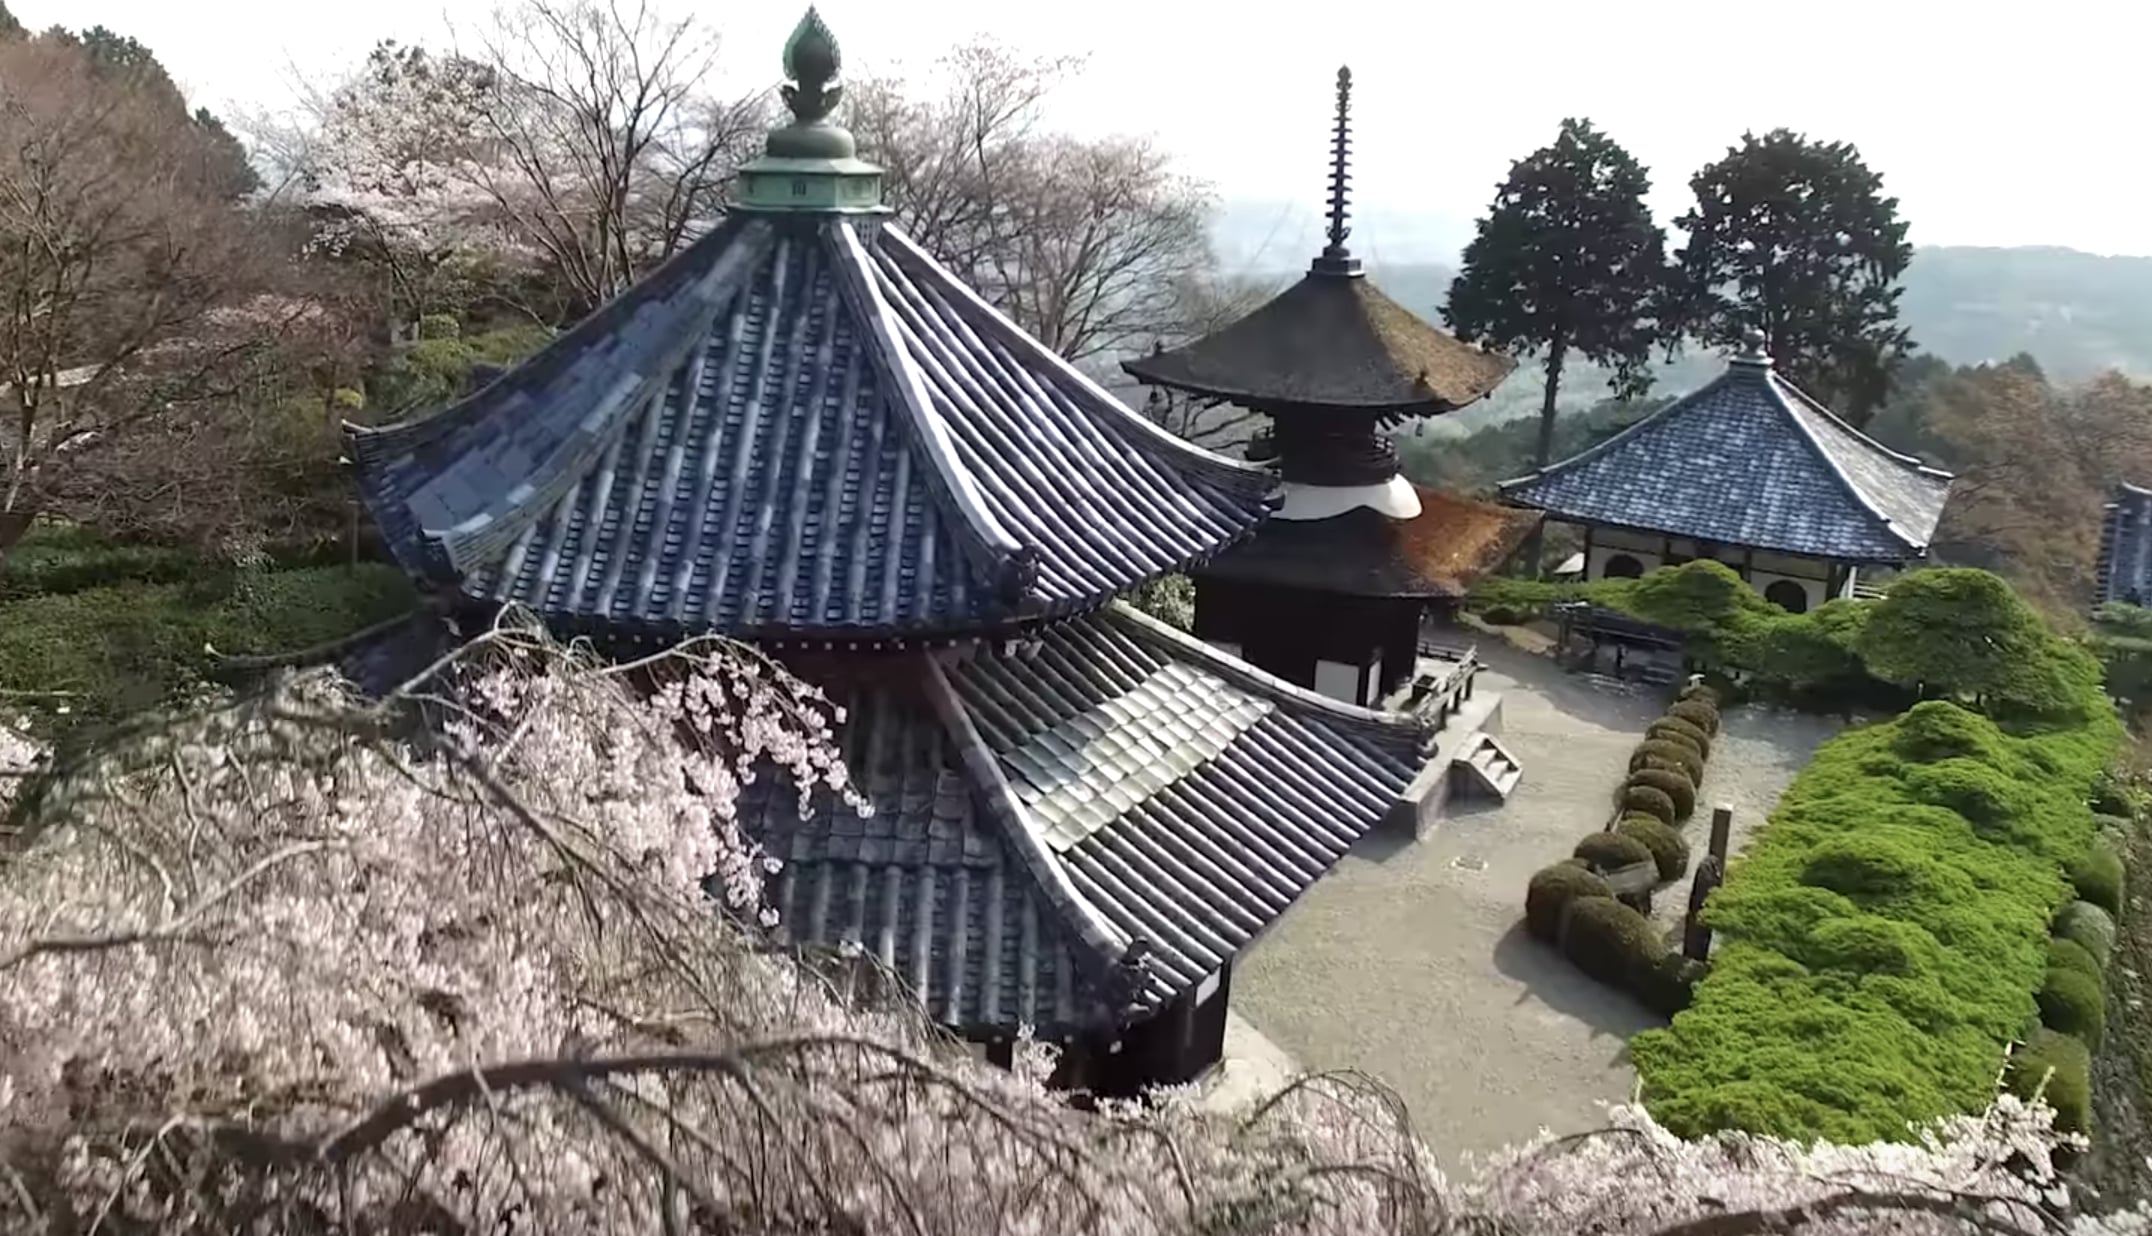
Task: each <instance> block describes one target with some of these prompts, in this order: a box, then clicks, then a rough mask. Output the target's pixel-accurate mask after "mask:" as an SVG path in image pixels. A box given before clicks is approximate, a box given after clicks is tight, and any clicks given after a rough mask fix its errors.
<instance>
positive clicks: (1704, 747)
mask: <svg viewBox="0 0 2152 1236" xmlns="http://www.w3.org/2000/svg"><path fill="white" fill-rule="evenodd" d="M1644 736H1645V737H1646V738H1647V739H1653V740H1657V741H1660V742H1680V743H1686V744H1688V745H1689V746H1692V747H1694V748H1696V754H1697V755H1699V756H1701V757H1702V758H1704V759H1707V760H1708V759H1710V758H1711V735H1709V734H1706V733H1705V732H1704V727H1703V726H1701V725H1698V724H1696V723H1695V722H1694V721H1685V720H1683V719H1682V718H1680V717H1677V716H1675V715H1673V714H1672V713H1668V714H1667V715H1666V716H1663V717H1661V718H1659V719H1658V720H1657V721H1654V722H1652V723H1651V728H1649V729H1647V730H1645V731H1644Z"/></svg>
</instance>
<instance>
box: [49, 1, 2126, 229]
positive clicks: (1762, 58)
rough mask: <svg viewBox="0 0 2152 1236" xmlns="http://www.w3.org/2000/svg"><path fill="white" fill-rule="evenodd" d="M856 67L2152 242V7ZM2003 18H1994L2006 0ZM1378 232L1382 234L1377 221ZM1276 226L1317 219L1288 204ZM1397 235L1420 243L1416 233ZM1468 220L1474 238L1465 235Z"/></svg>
mask: <svg viewBox="0 0 2152 1236" xmlns="http://www.w3.org/2000/svg"><path fill="white" fill-rule="evenodd" d="M8 2H9V3H10V5H11V6H12V7H13V8H14V10H15V11H16V13H17V15H18V16H20V17H21V19H22V20H23V21H24V22H25V23H26V24H28V25H30V26H32V27H43V26H45V25H49V24H52V23H55V22H60V23H64V24H66V25H69V26H73V27H83V26H90V25H95V24H100V23H101V24H103V25H106V26H110V27H111V28H113V29H114V30H117V31H119V32H121V33H123V34H128V35H132V36H133V37H135V38H137V39H140V40H141V41H142V42H144V43H146V44H148V45H149V46H150V47H151V48H152V49H153V50H154V51H155V52H156V53H157V55H158V57H159V58H160V59H162V60H163V62H164V63H165V65H166V66H167V67H168V68H169V69H170V70H171V71H172V73H173V75H174V76H175V77H176V78H178V79H179V81H180V83H181V85H182V86H183V87H184V88H186V89H187V90H188V91H189V92H190V94H191V95H192V96H193V97H194V98H195V100H196V101H198V102H201V103H204V104H207V105H208V106H210V107H212V108H214V109H217V110H229V109H231V108H233V107H234V106H246V107H258V106H264V105H273V104H275V103H277V102H278V101H279V100H280V99H282V98H286V97H288V96H289V94H290V91H291V86H290V83H291V81H292V80H293V73H294V71H296V72H298V73H300V74H304V75H305V76H307V77H309V78H315V79H319V80H333V77H334V75H336V74H337V73H338V72H339V71H340V70H341V69H343V68H346V67H348V66H349V65H350V64H351V63H353V62H355V61H356V60H357V59H358V58H359V57H361V56H363V55H364V54H365V52H366V50H367V48H369V47H370V46H371V45H372V44H373V43H374V42H375V41H376V40H378V39H382V38H400V39H403V40H405V41H424V40H427V39H429V38H434V37H437V36H438V35H439V34H440V33H441V32H442V31H443V30H444V29H445V28H446V26H447V24H448V23H450V22H462V23H465V24H469V23H473V22H476V21H479V20H481V19H483V17H484V16H485V14H486V13H487V12H488V11H489V9H490V0H446V3H444V0H360V2H358V3H343V4H333V5H322V6H319V7H311V6H309V7H302V6H300V5H297V4H293V3H290V0H274V2H272V0H8ZM653 2H654V3H656V4H657V5H659V6H660V7H661V8H667V11H674V12H695V13H697V14H698V16H700V17H701V18H702V19H703V20H705V21H708V22H710V23H712V24H713V25H714V26H715V27H716V28H717V29H719V30H720V31H722V32H723V35H724V37H725V40H726V55H725V68H726V71H727V72H728V73H729V74H731V75H732V76H733V77H734V78H735V79H736V80H737V82H738V87H739V88H740V89H742V90H745V89H747V88H750V87H752V86H753V85H755V84H757V83H758V82H772V83H774V82H775V81H776V79H777V77H778V76H779V74H778V72H777V60H778V52H779V49H780V47H781V46H782V44H783V41H784V37H785V35H786V33H787V32H788V31H789V30H790V28H791V26H792V24H793V23H794V22H795V21H796V20H797V19H798V16H799V12H800V9H801V8H802V7H804V6H802V5H797V4H794V3H791V2H789V0H781V2H772V3H758V4H754V5H740V4H733V5H724V4H718V3H714V2H706V3H702V4H695V3H694V2H693V0H653ZM668 6H670V7H668ZM821 7H822V11H823V14H824V16H825V17H826V18H827V19H828V21H829V23H830V25H831V27H832V28H833V29H834V30H835V31H836V33H837V36H838V39H839V41H840V42H841V43H842V44H843V46H844V49H845V54H846V58H847V62H848V67H850V68H852V69H854V70H855V71H856V70H860V69H870V68H874V67H883V66H889V65H892V64H903V65H922V66H923V65H926V64H928V63H929V62H931V61H932V59H933V58H934V56H935V55H936V53H937V52H938V51H939V49H940V48H942V47H943V46H946V45H947V44H948V43H950V42H951V41H954V40H956V39H958V38H961V37H962V36H963V35H965V34H967V33H971V32H985V33H990V34H992V35H995V36H997V37H999V38H1001V39H1002V40H1004V41H1006V42H1009V43H1011V44H1014V45H1016V46H1018V47H1021V48H1023V49H1025V50H1031V51H1041V52H1045V51H1059V52H1068V53H1079V54H1084V55H1086V56H1088V62H1087V65H1086V69H1085V71H1084V72H1083V74H1082V75H1081V76H1080V77H1079V78H1078V79H1077V80H1076V81H1074V82H1072V83H1071V84H1070V85H1069V86H1067V87H1066V88H1065V89H1064V90H1063V92H1062V93H1061V94H1060V95H1059V96H1057V119H1059V120H1060V121H1061V122H1062V123H1064V124H1067V125H1069V126H1071V127H1075V128H1079V129H1085V130H1120V131H1135V132H1145V133H1151V134H1155V135H1156V136H1157V138H1158V139H1159V140H1160V141H1162V142H1164V143H1166V144H1167V145H1168V146H1169V147H1171V148H1172V149H1173V150H1174V151H1175V152H1176V153H1177V154H1179V155H1180V156H1181V158H1182V159H1183V160H1184V164H1185V166H1186V168H1187V169H1188V170H1189V171H1190V172H1191V173H1193V174H1196V175H1199V176H1201V177H1203V178H1205V179H1206V180H1208V181H1210V182H1211V183H1212V184H1213V185H1214V186H1215V187H1216V189H1217V190H1218V191H1219V192H1220V193H1221V194H1223V195H1226V196H1229V197H1234V198H1257V199H1293V200H1295V201H1305V202H1306V203H1307V206H1308V209H1309V212H1310V213H1311V214H1312V212H1313V211H1314V210H1315V209H1316V208H1317V206H1318V204H1319V202H1320V199H1321V196H1322V188H1323V177H1324V163H1325V159H1326V153H1325V148H1326V134H1327V130H1328V125H1329V119H1330V107H1331V91H1332V83H1333V78H1334V75H1335V73H1336V70H1337V66H1338V65H1339V64H1341V63H1346V64H1350V65H1351V66H1352V69H1353V73H1354V77H1355V79H1356V90H1355V96H1354V99H1355V107H1354V114H1355V127H1356V132H1357V140H1356V142H1355V147H1356V153H1355V170H1356V174H1357V175H1356V180H1357V188H1356V198H1357V199H1358V200H1359V201H1360V202H1361V203H1362V204H1363V205H1364V206H1366V207H1367V208H1368V210H1369V211H1370V214H1371V215H1373V216H1374V217H1373V218H1370V219H1369V220H1368V221H1367V225H1366V227H1365V228H1363V231H1362V234H1361V236H1360V237H1359V239H1361V240H1364V241H1366V242H1368V243H1370V244H1373V245H1375V246H1378V247H1379V246H1381V245H1382V243H1383V242H1384V240H1385V237H1384V235H1382V234H1381V233H1382V232H1384V231H1390V232H1392V233H1395V232H1397V231H1399V230H1401V229H1403V228H1405V227H1406V226H1407V225H1406V224H1405V223H1403V222H1401V221H1402V220H1408V219H1410V220H1417V219H1424V220H1425V221H1426V225H1425V226H1426V230H1427V231H1428V232H1429V233H1430V234H1433V235H1439V236H1445V237H1457V236H1461V235H1465V234H1468V233H1467V232H1466V230H1465V229H1467V228H1468V226H1469V220H1470V219H1471V218H1472V217H1473V216H1474V215H1476V214H1478V213H1479V212H1480V210H1481V209H1482V208H1483V207H1484V206H1485V205H1486V202H1487V199H1488V198H1489V197H1490V196H1491V194H1492V190H1493V187H1494V184H1495V182H1496V181H1497V180H1499V179H1500V178H1501V176H1502V175H1503V173H1504V172H1505V171H1506V170H1507V168H1508V165H1509V162H1510V160H1512V159H1515V158H1517V157H1519V156H1521V155H1523V154H1525V153H1527V152H1529V151H1530V150H1531V149H1532V148H1534V147H1536V146H1538V145H1541V144H1543V143H1544V142H1546V141H1547V140H1548V139H1550V138H1551V137H1552V136H1553V134H1554V131H1555V127H1556V125H1557V124H1558V123H1559V122H1560V120H1561V118H1562V117H1563V116H1566V115H1578V114H1581V115H1585V116H1589V117H1591V118H1592V119H1593V120H1594V121H1595V122H1597V123H1598V124H1599V125H1600V127H1602V128H1604V129H1606V130H1608V131H1609V132H1611V133H1612V134H1613V135H1614V136H1615V137H1616V138H1617V139H1619V140H1620V141H1622V142H1623V143H1625V144H1626V145H1627V146H1628V147H1629V148H1630V149H1631V150H1632V151H1634V152H1635V153H1636V154H1637V156H1638V157H1639V158H1641V159H1642V160H1643V161H1644V162H1645V164H1646V165H1647V166H1649V167H1650V168H1651V169H1652V172H1653V178H1654V181H1655V183H1656V188H1657V192H1656V193H1655V204H1656V205H1657V206H1658V207H1659V208H1660V210H1661V212H1662V217H1671V216H1672V215H1673V214H1675V213H1678V212H1679V210H1680V209H1681V208H1682V205H1683V204H1684V199H1685V198H1686V195H1687V186H1686V181H1687V178H1688V175H1689V174H1690V173H1691V172H1692V171H1694V170H1695V168H1696V167H1697V166H1699V165H1700V164H1702V163H1704V162H1706V161H1708V160H1710V159H1712V158H1714V157H1716V156H1717V155H1719V154H1721V153H1723V151H1724V149H1725V147H1726V146H1727V145H1728V144H1729V143H1730V142H1731V141H1733V140H1735V139H1737V138H1738V137H1739V136H1740V134H1741V132H1742V130H1743V129H1745V128H1752V127H1753V128H1756V129H1758V130H1761V129H1765V128H1770V127H1774V126H1778V125H1786V126H1790V127H1792V128H1795V129H1799V130H1803V131H1806V132H1807V133H1809V134H1810V135H1811V136H1814V137H1827V138H1833V139H1845V140H1850V141H1852V142H1854V143H1855V144H1857V145H1858V146H1859V147H1860V149H1861V151H1862V153H1863V155H1864V156H1865V157H1866V158H1867V160H1868V162H1869V164H1870V165H1871V166H1873V167H1875V168H1877V169H1878V170H1880V171H1882V172H1883V174H1884V177H1885V183H1886V186H1887V187H1888V189H1889V191H1891V192H1893V193H1895V194H1897V195H1898V197H1899V198H1900V200H1901V202H1902V209H1903V211H1904V214H1905V216H1906V217H1907V218H1908V219H1909V220H1910V221H1911V223H1912V228H1913V238H1914V240H1915V242H1916V243H1920V244H1977V245H2023V244H2052V245H2068V246H2071V247H2075V248H2080V249H2087V250H2092V251H2094V252H2100V253H2132V254H2152V209H2148V207H2147V202H2148V200H2152V176H2148V175H2147V174H2146V172H2145V171H2144V170H2143V169H2144V168H2145V166H2146V157H2145V155H2146V147H2147V136H2146V129H2147V122H2148V121H2152V104H2148V103H2147V102H2146V101H2145V100H2146V99H2147V98H2148V97H2152V93H2148V91H2147V89H2146V86H2145V76H2146V73H2147V67H2146V63H2145V48H2146V46H2148V36H2152V5H2141V4H2131V3H2125V2H2123V0H2107V2H2106V3H2089V2H2086V0H2046V2H2045V3H2041V4H2037V5H2011V6H2007V7H2004V6H1997V7H1996V8H1995V9H1992V10H1990V9H1987V8H1986V7H1985V6H1977V5H1944V4H1939V3H1932V2H1924V3H1914V2H1911V0H1863V2H1858V3H1853V2H1847V0H1780V2H1779V3H1773V4H1764V3H1752V4H1726V3H1716V4H1701V3H1687V2H1676V0H1654V2H1651V3H1644V2H1640V0H1541V2H1540V3H1537V4H1533V5H1529V6H1510V5H1501V4H1477V5H1465V4H1433V3H1414V2H1412V0H1381V2H1377V0H1321V2H1320V3H1315V4H1305V5H1289V4H1282V3H1281V4H1277V5H1267V4H1262V3H1238V4H1230V5H1229V4H1226V3H1224V2H1223V0H1081V2H1078V3H1045V4H1039V3H1024V2H1022V0H999V2H998V3H987V2H986V0H911V2H910V3H902V2H898V3H892V2H891V0H827V2H826V3H824V4H823V5H822V6H821ZM1991 14H1992V16H1991ZM1370 229H1372V231H1373V233H1374V234H1370ZM1287 230H1288V231H1289V232H1291V233H1293V234H1291V235H1287V236H1282V237H1280V241H1281V243H1286V244H1290V245H1294V246H1301V247H1304V245H1305V244H1308V243H1312V240H1311V239H1308V240H1304V239H1303V237H1302V236H1301V235H1299V234H1298V229H1297V228H1294V227H1291V226H1290V225H1289V226H1288V229H1287ZM1389 239H1390V241H1391V242H1392V243H1393V244H1402V243H1404V238H1403V237H1402V236H1398V235H1394V234H1393V235H1391V236H1390V237H1389ZM1449 243H1455V242H1454V240H1451V241H1450V242H1449Z"/></svg>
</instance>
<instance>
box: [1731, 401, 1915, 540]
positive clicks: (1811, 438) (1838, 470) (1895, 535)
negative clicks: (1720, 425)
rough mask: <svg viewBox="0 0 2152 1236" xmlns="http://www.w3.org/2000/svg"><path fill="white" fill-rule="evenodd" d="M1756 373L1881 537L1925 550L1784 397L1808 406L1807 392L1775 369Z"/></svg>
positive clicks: (1782, 412)
mask: <svg viewBox="0 0 2152 1236" xmlns="http://www.w3.org/2000/svg"><path fill="white" fill-rule="evenodd" d="M1760 372H1761V373H1762V376H1763V385H1764V389H1765V390H1767V391H1769V392H1770V393H1771V402H1772V403H1773V404H1774V405H1776V406H1777V408H1778V410H1779V412H1780V413H1781V414H1782V415H1784V416H1785V418H1786V419H1787V420H1789V421H1792V422H1793V429H1794V432H1795V433H1798V434H1800V435H1801V439H1802V440H1803V441H1805V442H1807V443H1808V445H1809V448H1810V449H1812V450H1814V451H1815V452H1816V454H1817V455H1819V456H1821V457H1822V459H1823V466H1824V467H1825V468H1826V469H1828V470H1829V472H1830V474H1831V476H1832V478H1833V479H1834V480H1836V481H1837V482H1838V487H1839V488H1840V489H1843V490H1844V491H1845V492H1846V493H1847V494H1848V495H1850V496H1851V497H1852V499H1853V501H1854V504H1855V505H1857V506H1859V507H1860V508H1861V509H1862V510H1864V511H1866V512H1868V514H1869V515H1870V516H1872V517H1874V518H1875V519H1876V520H1877V522H1879V523H1881V524H1882V525H1883V534H1884V535H1885V536H1888V537H1890V538H1891V539H1892V540H1894V541H1896V542H1898V543H1899V544H1900V545H1903V546H1905V547H1906V548H1907V549H1910V550H1913V551H1914V552H1916V553H1918V552H1921V551H1924V550H1926V549H1927V548H1928V547H1927V546H1926V545H1924V544H1919V543H1916V542H1915V541H1914V540H1913V538H1911V537H1909V536H1907V535H1906V534H1905V533H1904V532H1902V531H1900V530H1899V528H1898V523H1897V521H1896V520H1893V519H1892V518H1891V517H1890V516H1889V515H1886V514H1884V512H1883V510H1882V508H1880V507H1878V506H1877V505H1876V504H1875V502H1874V500H1873V499H1871V498H1869V496H1868V495H1867V494H1866V493H1864V492H1863V491H1862V490H1861V487H1860V486H1859V485H1856V484H1854V483H1853V478H1852V477H1850V476H1847V475H1846V470H1845V469H1844V468H1842V467H1840V466H1839V465H1838V457H1837V456H1835V455H1833V454H1831V448H1830V447H1827V446H1825V445H1824V444H1823V439H1822V438H1820V437H1818V436H1817V434H1816V430H1815V427H1814V426H1812V425H1810V424H1809V423H1808V419H1807V418H1806V417H1804V416H1802V415H1801V409H1799V408H1797V407H1795V406H1794V405H1793V401H1792V400H1791V399H1789V398H1787V392H1788V391H1791V392H1792V393H1793V395H1794V397H1796V398H1798V399H1801V400H1803V401H1806V402H1811V403H1812V402H1813V401H1812V400H1809V398H1808V394H1807V392H1805V391H1803V390H1802V389H1801V388H1800V387H1798V386H1795V385H1794V384H1793V383H1792V382H1791V381H1789V380H1787V379H1786V378H1784V377H1781V376H1780V375H1779V374H1778V372H1777V371H1775V370H1771V369H1764V370H1761V371H1760ZM1817 408H1818V410H1819V411H1821V412H1823V414H1824V415H1825V416H1829V417H1831V419H1832V420H1834V421H1836V420H1838V418H1837V417H1836V416H1835V415H1832V413H1831V412H1830V410H1829V409H1827V408H1823V407H1822V406H1821V405H1817ZM1840 424H1844V422H1840ZM1847 428H1848V429H1851V428H1852V427H1851V426H1847Z"/></svg>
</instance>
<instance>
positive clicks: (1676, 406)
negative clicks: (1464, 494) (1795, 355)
mask: <svg viewBox="0 0 2152 1236" xmlns="http://www.w3.org/2000/svg"><path fill="white" fill-rule="evenodd" d="M1732 373H1733V371H1732V370H1731V369H1728V370H1726V371H1724V372H1722V373H1720V374H1719V376H1717V377H1715V378H1713V379H1711V380H1710V381H1709V382H1706V383H1704V384H1703V385H1702V386H1699V387H1697V388H1696V389H1695V390H1693V391H1690V392H1689V393H1688V394H1686V395H1682V396H1680V397H1678V398H1676V399H1675V400H1674V401H1673V402H1672V403H1670V404H1667V405H1666V406H1665V407H1663V408H1661V409H1659V410H1658V411H1656V412H1654V413H1652V414H1651V415H1649V416H1646V417H1643V418H1642V419H1640V420H1636V421H1632V422H1630V423H1629V424H1627V425H1624V426H1623V427H1622V429H1621V432H1619V433H1617V434H1615V435H1613V436H1612V437H1610V438H1607V439H1605V440H1604V441H1601V442H1595V443H1593V444H1592V445H1590V446H1587V447H1585V448H1584V449H1583V450H1581V451H1578V452H1577V453H1576V454H1574V455H1571V456H1570V457H1569V458H1567V459H1564V460H1560V461H1557V462H1555V463H1551V464H1548V465H1547V466H1546V467H1544V468H1539V469H1536V470H1534V471H1531V472H1527V473H1525V474H1524V475H1523V476H1520V477H1514V478H1512V479H1510V480H1506V481H1496V482H1495V483H1494V488H1495V492H1496V493H1497V494H1499V493H1502V492H1503V491H1505V490H1508V489H1511V488H1514V487H1515V486H1519V485H1522V484H1524V483H1525V482H1527V481H1543V480H1545V479H1547V478H1548V477H1550V476H1554V475H1557V474H1559V473H1562V472H1567V471H1568V470H1569V469H1571V468H1574V467H1576V466H1578V465H1579V464H1583V463H1587V462H1589V461H1591V460H1594V459H1597V458H1598V457H1599V456H1601V455H1603V454H1605V453H1606V452H1608V451H1610V450H1612V449H1614V447H1616V446H1617V445H1619V444H1621V443H1622V442H1624V441H1627V440H1628V439H1629V437H1630V436H1631V435H1633V434H1637V433H1640V432H1642V431H1643V429H1644V428H1645V426H1647V425H1651V424H1655V423H1656V422H1658V421H1662V420H1666V419H1668V418H1669V417H1671V416H1673V415H1674V413H1676V412H1678V411H1680V410H1681V409H1682V407H1684V406H1685V405H1687V404H1688V403H1690V402H1691V401H1693V400H1696V399H1699V398H1701V397H1702V396H1703V394H1704V392H1705V391H1708V390H1710V389H1712V388H1713V387H1715V386H1717V385H1718V384H1719V383H1721V382H1724V381H1726V380H1728V378H1729V377H1731V376H1732Z"/></svg>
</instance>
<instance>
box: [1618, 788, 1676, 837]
mask: <svg viewBox="0 0 2152 1236" xmlns="http://www.w3.org/2000/svg"><path fill="white" fill-rule="evenodd" d="M1621 809H1622V811H1623V813H1625V814H1627V813H1632V812H1633V813H1635V814H1638V815H1648V816H1652V817H1654V818H1656V819H1657V820H1659V822H1661V823H1663V824H1665V825H1667V826H1669V827H1672V826H1673V824H1674V823H1675V822H1676V820H1677V819H1678V818H1679V817H1678V816H1676V815H1675V814H1674V800H1673V799H1671V798H1669V797H1667V794H1666V791H1665V790H1657V789H1653V788H1652V787H1650V786H1648V785H1629V786H1623V787H1622V791H1621Z"/></svg>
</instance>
